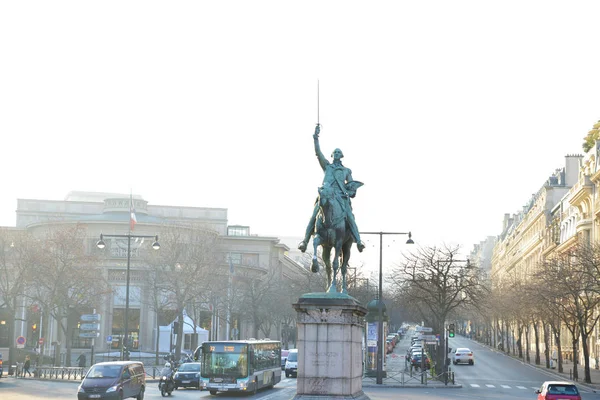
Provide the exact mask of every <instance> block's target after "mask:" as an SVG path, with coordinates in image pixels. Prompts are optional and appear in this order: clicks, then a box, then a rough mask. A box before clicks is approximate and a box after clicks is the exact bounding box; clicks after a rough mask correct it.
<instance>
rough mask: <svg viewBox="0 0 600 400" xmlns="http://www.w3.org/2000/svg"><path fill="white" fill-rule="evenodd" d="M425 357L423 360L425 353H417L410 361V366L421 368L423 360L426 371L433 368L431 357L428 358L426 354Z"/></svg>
mask: <svg viewBox="0 0 600 400" xmlns="http://www.w3.org/2000/svg"><path fill="white" fill-rule="evenodd" d="M424 357H425V358H423V353H417V352H415V353H414V354H413V355H412V357H411V359H410V364H411V365H412V366H413V367H414V368H421V359H423V364H424V366H425V369H429V368H431V362H430V360H429V357H428V356H427V354H425V356H424Z"/></svg>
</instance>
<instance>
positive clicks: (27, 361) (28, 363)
mask: <svg viewBox="0 0 600 400" xmlns="http://www.w3.org/2000/svg"><path fill="white" fill-rule="evenodd" d="M30 367H31V359H30V358H29V356H27V357H25V365H23V376H25V373H27V374H29V376H31V372H30V371H29V368H30Z"/></svg>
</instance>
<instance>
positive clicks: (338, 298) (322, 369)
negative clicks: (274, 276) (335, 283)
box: [294, 293, 368, 400]
mask: <svg viewBox="0 0 600 400" xmlns="http://www.w3.org/2000/svg"><path fill="white" fill-rule="evenodd" d="M294 309H295V310H296V312H297V321H298V389H297V395H296V397H295V399H300V398H301V399H311V400H312V399H314V400H320V399H331V398H335V399H338V398H339V399H340V400H341V399H368V396H367V395H365V394H364V393H363V391H362V375H363V350H362V339H363V336H364V317H365V315H366V313H367V309H366V308H365V307H363V306H362V305H361V304H360V303H359V302H358V301H357V300H356V299H354V298H353V297H351V296H348V295H344V294H341V293H331V294H330V293H309V294H305V295H303V296H302V297H300V299H299V300H298V303H296V304H294Z"/></svg>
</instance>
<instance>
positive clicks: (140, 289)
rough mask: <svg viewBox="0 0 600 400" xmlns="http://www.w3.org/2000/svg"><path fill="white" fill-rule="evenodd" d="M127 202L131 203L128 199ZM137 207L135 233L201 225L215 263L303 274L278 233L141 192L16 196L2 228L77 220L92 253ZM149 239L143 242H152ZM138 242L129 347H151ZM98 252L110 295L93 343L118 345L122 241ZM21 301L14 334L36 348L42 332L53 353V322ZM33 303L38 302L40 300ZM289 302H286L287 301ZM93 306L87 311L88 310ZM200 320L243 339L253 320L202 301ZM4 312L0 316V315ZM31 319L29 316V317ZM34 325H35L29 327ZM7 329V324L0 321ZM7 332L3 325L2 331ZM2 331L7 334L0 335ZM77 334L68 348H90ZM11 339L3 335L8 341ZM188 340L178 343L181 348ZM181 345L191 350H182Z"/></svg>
mask: <svg viewBox="0 0 600 400" xmlns="http://www.w3.org/2000/svg"><path fill="white" fill-rule="evenodd" d="M131 203H133V204H131ZM132 205H133V209H134V210H135V216H136V219H137V224H136V225H135V234H137V235H140V236H141V235H148V236H153V235H156V234H158V232H159V231H160V228H161V227H162V226H164V225H167V224H168V225H170V226H182V227H185V226H189V225H190V224H194V225H202V226H203V227H206V228H207V229H209V230H211V231H213V232H214V233H215V234H217V235H218V236H219V239H220V243H221V244H222V249H223V252H224V253H225V254H224V257H223V258H222V262H221V263H220V264H219V265H215V266H214V268H221V269H228V268H232V269H233V268H235V269H236V270H237V271H243V272H249V273H252V274H262V275H266V274H268V273H273V271H272V270H273V269H275V270H276V271H275V274H274V276H276V277H277V279H281V280H283V281H284V280H286V279H297V278H301V277H302V276H303V275H304V274H306V273H307V271H306V269H305V268H303V267H302V266H301V265H300V264H299V263H297V262H295V261H293V260H292V259H291V258H290V257H288V251H289V248H288V247H287V246H286V245H285V244H283V243H281V242H280V240H279V239H278V238H276V237H267V236H258V235H253V234H251V233H250V228H249V227H248V226H240V225H233V226H232V225H228V217H227V209H225V208H207V207H182V206H160V205H152V204H150V203H149V202H148V201H146V200H144V199H143V198H142V197H141V196H129V195H123V194H118V193H117V194H115V193H96V192H70V193H69V194H68V195H67V196H66V198H65V199H64V200H61V201H55V200H36V199H18V201H17V210H16V226H15V227H11V228H8V229H10V230H12V231H15V232H16V231H27V232H29V233H31V234H33V235H38V234H39V235H42V234H43V233H44V232H45V231H46V230H47V229H48V228H52V227H56V226H60V225H70V224H71V225H73V224H79V225H81V226H83V227H84V228H85V229H86V232H87V236H88V239H87V243H86V249H88V251H89V252H93V251H97V249H96V242H97V241H98V239H99V238H100V235H101V234H104V235H120V234H127V233H128V229H129V224H130V211H131V206H132ZM150 242H151V241H150V240H148V241H147V242H146V244H145V246H148V245H149V244H150ZM140 246H144V245H142V244H141V242H138V241H136V242H135V243H134V244H133V245H132V247H131V249H130V250H129V251H130V254H129V255H130V268H129V269H130V285H129V288H130V295H129V300H130V301H129V315H130V318H129V320H132V318H133V320H134V321H136V323H134V324H132V325H133V327H131V326H130V327H129V329H128V331H129V336H130V338H131V340H132V346H133V348H132V350H135V351H147V352H152V351H154V349H155V347H156V335H157V333H156V328H155V327H156V326H157V318H159V317H158V315H157V313H156V312H154V311H153V310H152V309H151V308H150V307H149V306H148V305H147V304H146V303H145V302H144V301H141V300H140V299H141V298H143V296H144V295H145V294H144V291H145V288H144V284H143V279H142V276H143V274H144V273H145V268H146V266H145V265H144V259H143V257H140V256H139V251H138V250H139V249H138V248H139V247H140ZM106 250H107V251H105V252H104V254H105V256H104V258H102V262H101V263H102V271H103V273H104V278H105V279H106V280H107V281H108V282H109V284H110V286H111V289H112V291H113V294H112V295H111V296H108V297H107V299H106V300H105V301H103V302H99V304H97V308H96V313H97V314H100V315H101V321H100V330H99V338H98V339H96V346H97V347H96V349H97V351H99V350H105V349H106V347H105V346H107V347H112V348H113V349H119V348H120V346H121V343H120V342H119V338H120V337H122V332H121V331H120V330H119V329H122V328H119V327H120V326H121V325H120V324H119V323H117V322H116V321H117V320H119V319H122V318H123V317H122V314H123V310H124V307H125V303H124V298H125V296H124V294H125V290H126V281H125V271H126V269H127V255H128V250H127V239H112V240H107V246H106ZM22 304H23V307H22V308H21V309H19V310H17V314H18V318H17V320H16V322H15V324H16V325H15V334H16V335H17V336H23V337H25V338H27V339H29V340H28V341H27V343H28V345H27V346H28V347H37V343H36V341H37V340H39V338H40V337H43V341H44V343H45V344H44V346H43V348H42V351H43V352H44V354H46V355H50V356H52V352H53V347H52V346H51V344H53V343H57V342H58V341H59V335H58V333H57V332H58V329H57V321H54V320H52V318H51V317H49V316H47V315H46V316H45V317H44V313H43V309H42V310H35V313H33V312H32V310H31V305H30V304H28V303H27V301H26V300H25V299H23V301H22ZM38 307H42V308H43V305H40V306H38ZM290 308H291V304H290ZM90 311H91V310H90ZM205 315H206V318H204V319H202V321H201V322H199V325H201V326H200V328H204V329H207V330H208V331H209V338H210V339H211V340H217V339H218V340H222V339H226V338H227V337H229V338H232V337H234V336H235V337H236V338H240V339H244V338H248V337H250V336H251V332H253V327H252V326H251V322H249V321H248V320H247V319H243V318H240V317H239V316H235V315H231V316H230V318H229V319H227V318H225V310H222V309H218V308H217V307H213V305H212V304H206V310H205ZM1 317H2V316H1V315H0V319H2V318H1ZM32 318H33V319H32ZM34 324H35V325H36V328H37V331H36V332H32V326H33V325H34ZM3 328H6V327H3ZM5 330H6V329H5ZM280 335H281V332H280V330H278V328H277V327H274V328H273V330H272V332H271V333H270V334H269V336H270V338H272V339H276V338H280ZM5 336H6V335H5ZM78 336H79V335H75V337H73V338H70V339H67V340H73V342H72V347H73V348H75V349H76V348H89V346H90V344H91V343H90V342H91V339H85V338H78ZM106 338H112V342H111V344H107V342H106ZM7 340H12V339H11V338H4V339H3V338H2V335H1V332H0V341H4V342H6V341H7ZM189 343H191V341H189V340H188V341H184V346H185V345H188V346H189ZM3 347H4V348H6V347H8V343H2V342H0V351H1V350H2V348H3ZM183 350H193V349H189V348H184V349H183Z"/></svg>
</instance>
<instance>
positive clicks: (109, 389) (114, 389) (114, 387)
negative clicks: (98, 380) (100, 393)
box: [106, 385, 117, 393]
mask: <svg viewBox="0 0 600 400" xmlns="http://www.w3.org/2000/svg"><path fill="white" fill-rule="evenodd" d="M116 391H117V385H115V386H111V387H109V388H108V389H106V393H110V392H116Z"/></svg>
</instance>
